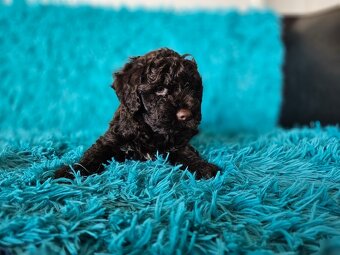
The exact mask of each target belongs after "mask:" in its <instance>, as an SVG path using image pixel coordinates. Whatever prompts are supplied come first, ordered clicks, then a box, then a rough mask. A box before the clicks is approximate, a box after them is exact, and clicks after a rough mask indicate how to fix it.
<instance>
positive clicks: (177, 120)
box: [55, 49, 219, 178]
mask: <svg viewBox="0 0 340 255" xmlns="http://www.w3.org/2000/svg"><path fill="white" fill-rule="evenodd" d="M112 87H113V89H114V90H115V91H116V93H117V96H118V98H119V101H120V105H119V108H118V110H117V111H116V113H115V116H114V118H113V120H112V121H111V123H110V127H109V129H108V130H107V131H106V133H105V134H104V135H103V136H101V137H100V138H99V139H98V140H97V141H96V143H95V144H93V145H92V146H91V148H90V149H88V150H87V151H86V152H85V154H84V156H83V157H82V159H81V160H80V163H79V164H75V165H74V166H73V168H74V169H76V170H79V171H80V173H81V174H82V175H90V174H94V173H100V172H101V171H103V170H104V166H103V164H105V163H107V161H108V160H110V159H111V158H112V157H114V159H115V160H116V161H119V162H123V161H125V159H133V160H141V161H145V160H148V159H155V158H156V154H157V153H158V152H159V153H160V154H167V153H169V156H168V159H169V161H170V162H171V163H172V164H181V165H182V167H181V168H182V169H185V168H186V167H187V168H188V169H189V170H190V171H192V172H196V177H197V178H202V177H203V178H210V177H213V176H215V175H216V174H217V172H218V170H219V168H218V167H217V166H215V165H213V164H210V163H208V162H206V161H205V160H204V159H202V158H201V157H200V156H199V154H198V152H197V151H196V150H195V149H194V148H193V147H192V146H191V145H190V144H189V141H190V139H191V138H192V137H193V136H195V135H196V134H197V133H198V125H199V123H200V121H201V102H202V92H203V86H202V79H201V76H200V74H199V73H198V70H197V65H196V62H195V61H194V60H193V59H188V58H187V55H182V56H181V55H179V54H178V53H176V52H175V51H172V50H169V49H160V50H156V51H152V52H150V53H148V54H146V55H144V56H140V57H134V58H131V59H130V62H128V63H127V64H126V65H125V66H124V67H123V69H122V70H121V71H119V72H117V73H116V74H115V81H114V83H113V85H112ZM104 110H105V109H104ZM165 156H166V155H165ZM55 177H57V178H59V177H68V178H72V174H71V173H70V168H69V167H68V166H65V167H63V168H61V169H59V170H58V171H57V172H56V175H55Z"/></svg>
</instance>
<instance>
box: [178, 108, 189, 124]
mask: <svg viewBox="0 0 340 255" xmlns="http://www.w3.org/2000/svg"><path fill="white" fill-rule="evenodd" d="M176 116H177V119H178V120H179V121H186V120H189V119H190V118H191V111H190V110H188V109H179V110H178V112H177V113H176Z"/></svg>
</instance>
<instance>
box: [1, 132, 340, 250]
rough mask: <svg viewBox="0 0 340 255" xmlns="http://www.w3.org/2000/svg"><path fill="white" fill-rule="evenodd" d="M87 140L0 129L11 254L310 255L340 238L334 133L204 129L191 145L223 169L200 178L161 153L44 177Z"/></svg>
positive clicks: (339, 156)
mask: <svg viewBox="0 0 340 255" xmlns="http://www.w3.org/2000/svg"><path fill="white" fill-rule="evenodd" d="M91 139H92V138H91ZM88 140H90V138H89V136H88V135H86V134H85V133H83V132H80V133H76V134H74V135H73V136H71V137H65V136H62V135H56V134H55V133H46V134H41V135H35V136H32V134H25V133H21V134H20V139H19V138H18V134H16V135H11V134H4V133H3V134H1V144H0V146H1V147H0V148H2V149H1V153H0V162H1V163H0V164H1V165H0V169H1V171H0V187H1V188H0V205H1V211H0V218H1V221H0V247H6V248H7V249H9V250H11V251H13V252H15V253H16V254H94V252H97V253H98V254H223V253H227V254H273V253H274V252H282V253H283V252H294V253H292V254H311V253H313V252H320V251H322V250H323V249H326V248H325V247H328V246H329V245H330V244H329V242H331V241H332V242H336V241H340V219H339V217H340V204H339V201H340V200H339V198H340V185H339V184H340V129H339V128H336V127H332V128H331V127H330V128H326V129H322V128H320V127H315V128H312V129H307V128H306V129H300V130H299V129H294V130H292V131H283V130H276V131H273V132H270V133H268V134H265V135H261V136H258V137H251V136H250V137H249V136H248V137H245V136H242V137H234V138H226V137H217V136H209V135H207V134H202V135H200V136H199V137H197V139H196V140H195V141H194V145H195V146H196V147H197V148H198V149H199V151H200V152H201V153H202V155H203V156H204V157H205V158H207V159H209V161H211V162H214V163H216V164H218V165H219V166H221V167H222V168H223V171H222V173H221V175H219V176H217V177H216V178H214V179H210V180H202V181H196V180H195V179H194V177H193V176H192V175H191V174H190V173H189V172H187V171H181V170H179V169H178V167H174V166H171V165H169V164H168V163H167V162H166V159H164V158H162V157H159V158H158V160H156V161H148V162H144V163H141V162H136V161H127V162H126V163H117V162H114V161H112V162H111V163H110V164H108V165H107V170H106V171H105V172H104V173H103V174H101V175H93V176H90V177H88V178H87V179H82V178H80V177H79V176H77V178H76V179H75V180H73V181H67V182H66V183H62V181H63V180H51V179H47V177H48V175H50V174H52V172H53V171H54V169H55V167H56V166H59V165H60V164H61V162H64V161H66V162H74V161H76V160H77V159H78V158H79V157H80V156H81V155H82V153H83V151H84V149H85V147H84V146H83V144H85V143H87V141H88ZM336 238H338V239H336ZM327 240H328V241H327ZM325 254H328V253H325Z"/></svg>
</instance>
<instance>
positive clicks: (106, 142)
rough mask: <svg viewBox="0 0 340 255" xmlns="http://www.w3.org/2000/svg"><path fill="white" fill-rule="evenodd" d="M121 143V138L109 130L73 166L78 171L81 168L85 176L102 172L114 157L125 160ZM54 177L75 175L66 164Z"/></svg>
mask: <svg viewBox="0 0 340 255" xmlns="http://www.w3.org/2000/svg"><path fill="white" fill-rule="evenodd" d="M121 145H122V141H121V139H120V138H119V137H117V136H115V135H114V134H112V133H110V132H109V131H108V132H106V133H105V134H104V135H103V136H101V137H100V138H99V139H98V140H97V141H96V142H95V144H93V145H92V146H91V147H90V148H89V149H88V150H87V151H86V152H85V153H84V156H83V157H82V158H81V159H80V161H79V163H77V164H74V165H73V168H74V169H75V170H76V171H78V170H79V171H80V173H81V175H83V176H88V175H91V174H94V173H100V172H102V171H103V170H104V166H103V163H106V162H107V161H108V160H110V159H111V158H112V157H114V158H115V160H117V161H124V154H123V153H122V151H121V150H120V146H121ZM54 177H55V178H60V177H66V178H72V177H73V175H72V174H71V169H70V167H68V166H64V167H62V168H60V169H59V170H57V171H56V173H55V176H54Z"/></svg>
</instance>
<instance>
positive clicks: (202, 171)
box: [196, 162, 221, 179]
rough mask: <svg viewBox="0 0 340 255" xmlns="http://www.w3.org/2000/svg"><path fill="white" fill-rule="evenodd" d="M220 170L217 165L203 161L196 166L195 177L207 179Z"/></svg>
mask: <svg viewBox="0 0 340 255" xmlns="http://www.w3.org/2000/svg"><path fill="white" fill-rule="evenodd" d="M220 170H221V169H220V168H219V167H218V166H216V165H214V164H210V163H207V162H204V163H202V164H200V166H199V167H198V170H197V172H196V176H197V179H202V178H205V179H209V178H212V177H214V176H216V174H217V172H218V171H220Z"/></svg>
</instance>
